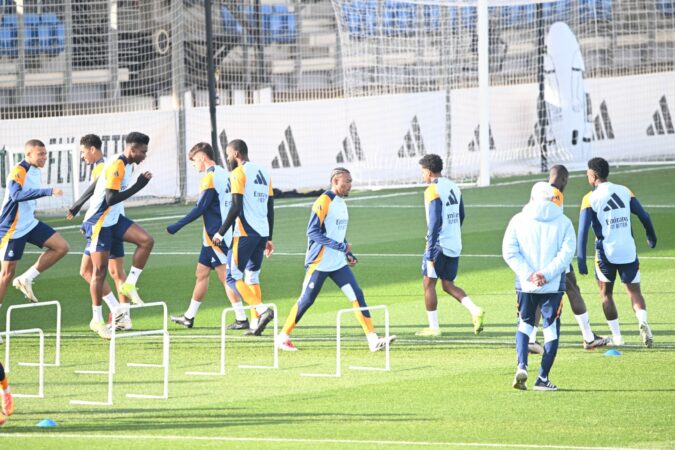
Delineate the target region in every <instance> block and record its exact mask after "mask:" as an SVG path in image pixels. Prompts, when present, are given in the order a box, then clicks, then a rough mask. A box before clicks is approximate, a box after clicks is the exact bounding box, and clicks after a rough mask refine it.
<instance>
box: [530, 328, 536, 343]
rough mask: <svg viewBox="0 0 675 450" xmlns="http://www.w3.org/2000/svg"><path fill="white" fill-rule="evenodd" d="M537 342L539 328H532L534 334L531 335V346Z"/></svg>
mask: <svg viewBox="0 0 675 450" xmlns="http://www.w3.org/2000/svg"><path fill="white" fill-rule="evenodd" d="M535 342H537V327H532V333H530V344H534V343H535Z"/></svg>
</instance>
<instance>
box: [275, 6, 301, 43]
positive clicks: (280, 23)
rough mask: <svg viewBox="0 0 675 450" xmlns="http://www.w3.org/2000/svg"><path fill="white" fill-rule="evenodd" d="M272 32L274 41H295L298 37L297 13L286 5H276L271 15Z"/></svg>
mask: <svg viewBox="0 0 675 450" xmlns="http://www.w3.org/2000/svg"><path fill="white" fill-rule="evenodd" d="M270 33H271V35H272V41H274V42H278V43H280V44H285V43H289V42H294V41H295V38H296V37H297V29H296V23H295V15H294V14H292V13H290V12H289V11H288V7H287V6H286V5H283V4H281V5H274V6H273V7H272V15H271V17H270Z"/></svg>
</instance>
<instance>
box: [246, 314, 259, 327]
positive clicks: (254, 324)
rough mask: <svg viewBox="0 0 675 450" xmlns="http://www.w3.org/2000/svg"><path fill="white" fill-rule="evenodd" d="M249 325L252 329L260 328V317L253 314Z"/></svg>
mask: <svg viewBox="0 0 675 450" xmlns="http://www.w3.org/2000/svg"><path fill="white" fill-rule="evenodd" d="M248 326H249V327H250V328H251V330H255V329H256V328H258V318H257V317H253V316H251V322H249V324H248Z"/></svg>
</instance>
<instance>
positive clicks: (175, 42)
mask: <svg viewBox="0 0 675 450" xmlns="http://www.w3.org/2000/svg"><path fill="white" fill-rule="evenodd" d="M182 7H183V0H172V2H171V17H172V20H171V72H172V74H171V84H172V86H171V91H172V96H173V107H174V109H175V110H176V112H177V117H178V129H177V130H176V141H177V146H176V147H177V148H178V153H177V154H176V164H177V165H178V183H179V186H180V199H181V201H185V198H186V197H187V173H186V172H187V167H186V166H187V159H186V158H185V149H186V147H187V146H186V145H185V51H184V45H185V35H184V32H185V29H184V28H183V22H184V21H183V20H180V18H181V17H182V14H183V9H182Z"/></svg>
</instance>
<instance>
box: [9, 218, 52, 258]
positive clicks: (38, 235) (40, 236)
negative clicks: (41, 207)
mask: <svg viewBox="0 0 675 450" xmlns="http://www.w3.org/2000/svg"><path fill="white" fill-rule="evenodd" d="M54 233H56V231H55V230H54V229H53V228H52V227H50V226H49V225H47V224H46V223H44V222H38V223H37V225H35V226H34V227H33V229H32V230H30V231H29V232H28V233H26V234H25V235H23V236H21V237H20V238H16V239H9V240H8V241H7V245H5V246H4V247H2V249H0V254H1V255H2V260H3V261H18V260H20V259H21V257H22V256H23V251H24V249H25V248H26V242H30V243H31V244H33V245H35V246H36V247H40V248H42V247H43V246H44V243H45V242H47V240H48V239H49V238H50V237H52V236H53V235H54Z"/></svg>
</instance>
